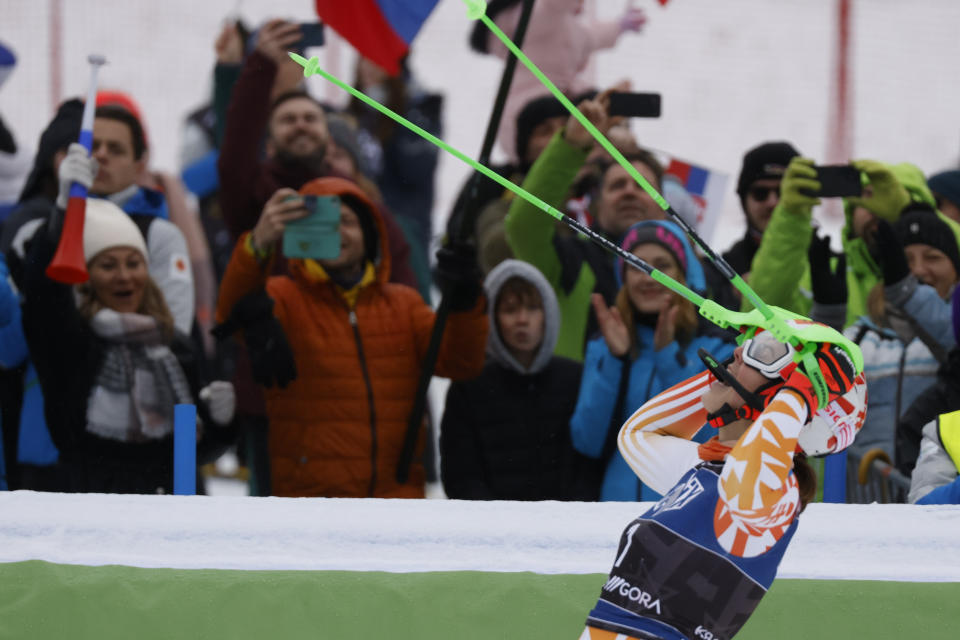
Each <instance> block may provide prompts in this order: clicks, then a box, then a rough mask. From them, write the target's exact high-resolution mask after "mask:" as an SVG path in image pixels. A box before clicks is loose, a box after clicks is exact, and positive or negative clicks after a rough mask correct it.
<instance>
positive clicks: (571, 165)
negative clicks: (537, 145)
mask: <svg viewBox="0 0 960 640" xmlns="http://www.w3.org/2000/svg"><path fill="white" fill-rule="evenodd" d="M562 133H563V132H562V131H561V132H558V133H557V135H555V136H554V137H553V139H552V140H551V141H550V143H549V144H548V145H547V147H546V148H545V149H544V150H543V153H541V154H540V157H539V158H537V161H536V162H535V163H534V164H533V166H532V167H531V168H530V172H529V173H528V174H527V177H526V178H525V179H524V181H523V188H524V189H526V190H527V191H529V192H530V193H532V194H534V195H536V196H537V197H539V198H540V199H542V200H543V201H544V202H546V203H547V204H549V205H551V206H553V207H555V208H556V209H558V210H560V211H563V210H564V205H565V202H566V198H567V194H568V192H569V190H570V186H571V185H572V184H573V181H574V179H575V178H576V175H577V172H578V171H579V170H580V167H582V166H583V163H584V162H585V161H586V159H587V152H585V151H582V150H580V149H577V148H576V147H573V146H571V145H570V144H569V143H568V142H567V141H566V140H564V139H563V136H562ZM506 233H507V242H508V243H509V244H510V248H511V249H512V250H513V254H514V256H516V258H518V259H520V260H523V261H525V262H529V263H530V264H532V265H534V266H535V267H537V268H538V269H539V270H540V271H541V273H543V275H544V276H545V277H546V279H547V282H549V283H550V286H551V287H552V288H553V290H554V291H555V292H556V294H557V303H558V304H559V306H560V318H561V323H560V334H559V336H558V338H557V346H556V348H555V349H554V353H555V354H556V355H558V356H563V357H566V358H570V359H572V360H576V361H577V362H582V361H583V355H584V347H585V345H586V341H587V338H588V337H589V335H588V324H590V317H591V314H590V294H591V293H593V292H594V291H600V292H601V293H603V294H604V298H605V299H607V302H608V304H609V303H612V301H613V296H615V295H616V282H615V280H611V279H612V278H613V260H612V259H611V258H610V257H609V256H607V255H606V254H605V253H604V252H603V250H602V249H599V247H596V246H595V245H593V244H592V243H590V242H589V241H586V240H584V239H581V238H580V237H579V236H576V237H558V235H557V224H556V221H555V220H554V219H553V218H552V217H550V215H548V214H547V213H546V212H544V211H541V210H540V209H538V208H537V207H535V206H534V205H531V204H530V203H528V202H527V201H526V200H524V199H523V198H514V200H513V202H512V204H511V205H510V210H509V212H507V219H506ZM605 267H608V269H607V268H605ZM598 272H600V273H599V274H598Z"/></svg>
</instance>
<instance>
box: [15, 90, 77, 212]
mask: <svg viewBox="0 0 960 640" xmlns="http://www.w3.org/2000/svg"><path fill="white" fill-rule="evenodd" d="M82 118H83V102H82V101H80V100H77V99H73V100H67V101H66V102H64V103H63V104H61V105H60V108H59V109H57V115H55V116H54V117H53V120H51V121H50V124H48V125H47V128H46V129H44V130H43V133H42V134H41V135H40V144H39V145H38V148H37V154H36V155H35V156H34V159H33V168H32V169H31V170H30V175H29V176H27V181H26V183H25V184H24V185H23V191H21V192H20V202H23V201H25V200H28V199H30V198H32V197H34V196H37V195H40V194H41V192H42V189H43V184H44V179H45V178H46V177H47V176H49V175H51V174H52V173H53V156H54V154H56V153H57V151H60V150H61V149H66V148H67V147H68V146H70V143H71V142H76V141H77V138H78V137H79V136H80V121H81V120H82ZM54 177H55V176H54Z"/></svg>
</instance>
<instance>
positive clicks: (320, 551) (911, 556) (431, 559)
mask: <svg viewBox="0 0 960 640" xmlns="http://www.w3.org/2000/svg"><path fill="white" fill-rule="evenodd" d="M643 510H645V505H638V504H631V503H572V504H571V503H557V502H539V503H515V502H464V501H456V500H373V499H371V500H345V499H285V498H234V497H219V498H211V497H183V496H120V495H96V494H89V495H87V494H74V495H70V494H45V493H34V492H28V491H17V492H11V493H0V514H2V515H0V562H19V561H23V560H31V559H40V560H46V561H49V562H55V563H61V564H83V565H106V564H120V565H129V566H135V567H147V568H157V567H170V568H184V569H193V568H210V569H246V570H256V569H295V570H351V571H371V570H378V571H391V572H421V571H465V570H476V571H499V572H513V571H531V572H536V573H547V574H556V573H567V574H590V573H606V572H607V570H608V568H609V565H610V563H611V561H612V558H613V557H614V555H615V551H616V546H617V541H618V539H619V535H620V531H621V530H622V528H623V526H624V525H625V524H626V523H627V522H629V521H630V520H631V519H632V518H634V517H635V516H636V515H638V514H639V513H641V512H642V511H643ZM958 557H960V507H918V506H914V505H826V504H815V505H811V506H810V507H809V508H808V509H807V511H806V512H805V513H804V515H803V517H802V522H801V525H800V528H799V530H798V532H797V535H796V537H795V538H794V542H793V544H792V545H791V547H790V549H789V551H788V552H787V554H786V557H785V558H784V560H783V563H782V565H781V567H780V574H779V576H780V577H781V578H820V579H862V580H898V581H918V582H927V581H930V582H942V581H949V582H954V581H956V582H960V563H957V562H955V559H956V558H958ZM945 559H949V560H948V561H945Z"/></svg>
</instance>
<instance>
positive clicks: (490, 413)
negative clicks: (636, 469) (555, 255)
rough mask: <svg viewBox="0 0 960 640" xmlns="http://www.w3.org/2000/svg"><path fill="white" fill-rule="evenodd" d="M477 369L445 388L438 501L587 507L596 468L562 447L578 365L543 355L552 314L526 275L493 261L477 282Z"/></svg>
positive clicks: (552, 306)
mask: <svg viewBox="0 0 960 640" xmlns="http://www.w3.org/2000/svg"><path fill="white" fill-rule="evenodd" d="M485 289H486V293H487V299H488V300H490V306H489V311H488V315H489V323H490V327H491V331H490V334H489V336H488V338H487V353H488V358H487V363H486V365H485V366H484V368H483V373H481V374H480V377H479V378H476V379H474V380H468V381H464V382H454V383H453V384H452V385H450V389H449V391H448V392H447V402H446V410H445V412H444V414H443V422H442V423H441V426H440V464H441V470H442V477H443V487H444V489H445V490H446V493H447V497H450V498H459V499H465V500H596V499H597V497H598V495H599V482H598V480H599V478H598V476H597V473H596V472H595V467H596V466H597V465H596V464H593V463H592V461H590V460H589V458H586V457H585V456H581V455H580V454H579V453H577V452H576V451H575V450H574V449H573V445H572V443H571V442H570V427H569V423H570V417H571V415H573V409H574V406H575V405H576V398H577V388H578V387H579V385H580V374H581V371H582V366H581V365H580V363H578V362H574V361H573V360H569V359H567V358H561V357H558V356H554V355H553V347H554V344H555V343H556V341H557V334H558V329H559V324H560V311H559V309H558V308H557V299H556V297H555V296H554V293H553V290H552V289H551V288H550V285H549V284H548V283H547V281H546V279H545V278H544V277H543V275H542V274H541V273H540V272H539V271H537V269H536V268H534V267H533V266H531V265H529V264H527V263H526V262H521V261H519V260H506V261H504V262H501V263H500V264H499V265H498V266H497V267H496V268H495V269H494V270H493V271H491V272H490V273H489V274H488V275H487V279H486V282H485Z"/></svg>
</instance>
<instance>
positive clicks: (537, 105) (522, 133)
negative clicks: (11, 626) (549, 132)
mask: <svg viewBox="0 0 960 640" xmlns="http://www.w3.org/2000/svg"><path fill="white" fill-rule="evenodd" d="M565 115H567V110H566V109H564V108H563V105H562V104H560V101H559V100H557V99H556V98H554V97H553V96H552V95H546V96H541V97H539V98H534V99H533V100H531V101H530V102H528V103H527V104H526V106H524V107H523V109H522V110H521V111H520V114H519V115H517V158H519V159H520V164H523V162H524V157H525V156H526V155H527V153H526V152H527V144H528V143H529V142H530V137H531V136H532V135H533V130H534V129H536V128H537V125H538V124H540V123H541V122H543V121H544V120H549V119H550V118H556V117H557V116H565Z"/></svg>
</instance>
